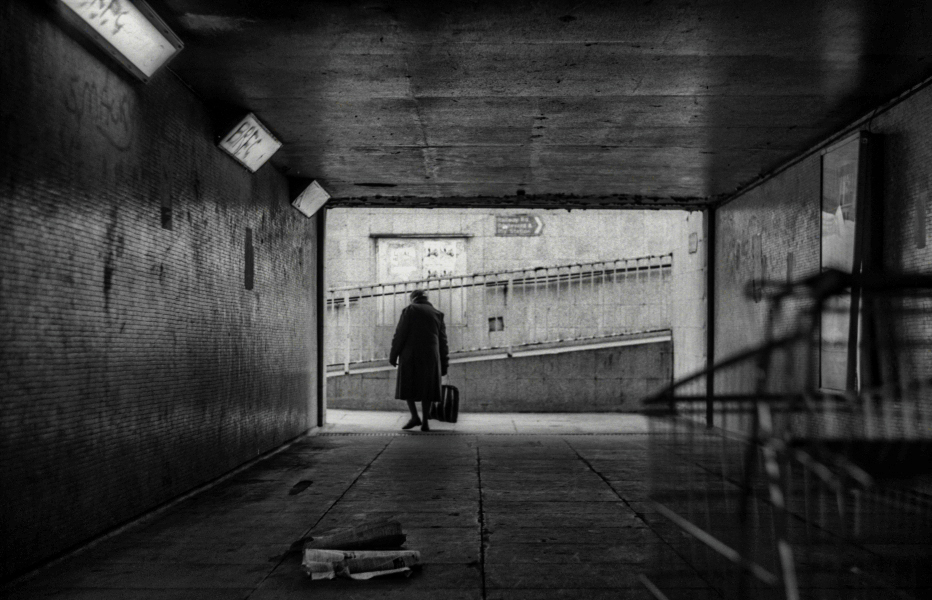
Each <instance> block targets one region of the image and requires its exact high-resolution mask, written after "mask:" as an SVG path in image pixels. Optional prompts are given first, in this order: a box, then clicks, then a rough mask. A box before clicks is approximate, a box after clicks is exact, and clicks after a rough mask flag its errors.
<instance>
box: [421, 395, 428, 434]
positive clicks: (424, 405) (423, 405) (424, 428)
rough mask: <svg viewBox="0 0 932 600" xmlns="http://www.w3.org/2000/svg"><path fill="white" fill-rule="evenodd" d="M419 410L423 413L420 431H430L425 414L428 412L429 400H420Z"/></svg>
mask: <svg viewBox="0 0 932 600" xmlns="http://www.w3.org/2000/svg"><path fill="white" fill-rule="evenodd" d="M421 411H422V412H423V413H424V423H423V424H422V425H421V431H430V425H428V424H427V421H428V419H427V415H429V414H430V402H428V401H426V400H425V401H424V402H421Z"/></svg>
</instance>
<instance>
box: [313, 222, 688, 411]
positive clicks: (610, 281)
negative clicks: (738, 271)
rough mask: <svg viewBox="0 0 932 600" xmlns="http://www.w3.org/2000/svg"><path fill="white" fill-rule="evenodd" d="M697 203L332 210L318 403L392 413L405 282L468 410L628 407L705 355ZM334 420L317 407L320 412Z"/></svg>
mask: <svg viewBox="0 0 932 600" xmlns="http://www.w3.org/2000/svg"><path fill="white" fill-rule="evenodd" d="M703 219H704V217H703V213H701V212H699V211H685V210H633V209H632V210H604V209H603V210H595V209H589V210H572V211H570V210H565V209H550V210H548V209H526V208H524V209H514V208H508V209H477V208H440V209H418V208H366V209H364V208H355V207H337V208H332V209H329V210H328V211H327V218H326V223H327V225H326V228H327V231H326V242H325V245H326V247H325V262H324V269H325V280H326V286H325V291H324V294H323V296H324V298H323V310H324V316H323V321H324V336H323V337H324V345H323V350H322V351H323V354H324V357H323V362H324V364H325V367H324V368H325V370H326V388H327V389H326V398H327V400H326V403H327V406H328V408H329V409H335V410H344V411H345V410H350V411H353V410H357V411H358V410H367V411H396V412H403V411H404V409H405V405H404V403H403V402H399V401H398V400H395V399H394V395H395V369H394V368H393V367H392V366H391V365H390V364H389V362H388V357H389V356H388V355H389V350H390V347H391V341H392V336H393V334H394V332H395V327H396V324H397V322H398V318H399V315H400V312H401V310H402V309H403V308H404V307H405V306H406V305H407V303H408V297H407V294H408V293H409V292H410V291H411V290H413V289H424V290H426V291H427V293H428V296H429V300H430V301H431V303H432V304H433V305H434V306H435V307H436V308H438V309H439V310H440V311H441V312H443V313H444V323H445V327H446V332H447V338H448V342H449V350H450V373H449V377H448V382H449V383H450V384H452V385H456V386H457V387H458V388H459V389H460V392H461V397H462V411H463V412H465V413H520V412H531V413H607V412H612V413H633V412H637V411H639V410H640V409H641V407H642V405H641V402H642V401H643V399H644V398H645V397H647V396H648V395H650V394H651V393H652V392H656V391H658V390H659V389H661V388H663V387H665V386H667V385H669V384H670V383H671V382H672V380H673V379H674V378H675V377H676V376H677V375H678V374H685V373H688V372H692V371H695V370H699V369H701V368H702V367H704V366H705V353H704V350H705V339H704V335H705V330H704V317H705V312H706V308H705V301H706V295H705V289H704V286H705V277H704V275H703V273H704V270H705V248H704V240H705V235H704V232H703ZM329 421H330V419H329V417H328V422H329Z"/></svg>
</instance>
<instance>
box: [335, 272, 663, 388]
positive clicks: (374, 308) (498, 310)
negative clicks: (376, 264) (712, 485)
mask: <svg viewBox="0 0 932 600" xmlns="http://www.w3.org/2000/svg"><path fill="white" fill-rule="evenodd" d="M671 267H672V255H669V254H668V255H661V256H652V257H640V258H637V259H616V260H613V261H602V262H594V263H581V264H569V265H559V266H552V267H537V268H531V269H524V270H514V271H504V272H499V273H478V274H474V275H460V276H448V277H442V278H432V279H427V280H420V281H410V282H391V283H385V284H376V285H367V286H355V287H342V288H334V289H331V290H328V291H327V294H326V303H327V305H326V307H325V315H326V319H327V324H326V326H325V331H326V335H327V338H326V339H327V344H328V348H326V349H325V352H326V353H327V357H328V360H327V362H328V364H329V365H335V364H339V365H340V366H341V367H342V368H343V370H349V368H350V366H351V365H352V364H353V363H356V362H366V361H378V360H384V359H386V358H387V357H388V352H389V350H390V342H391V337H392V334H393V332H394V327H395V325H396V323H397V320H398V316H399V314H400V312H401V309H402V308H403V307H404V306H406V305H407V294H408V292H410V291H411V290H412V289H415V288H422V289H427V290H428V291H429V294H430V297H431V300H432V302H434V304H435V306H437V307H438V309H440V310H441V311H443V312H444V314H445V315H447V318H446V323H447V334H448V342H449V348H450V351H451V352H460V351H464V350H478V349H492V348H512V347H514V346H517V345H520V344H529V343H530V344H533V343H545V342H558V341H561V340H564V341H569V340H573V339H579V338H591V337H596V336H605V335H618V334H623V333H633V332H636V331H647V330H651V329H658V328H663V327H669V318H670V312H671V311H670V310H669V304H670V298H669V294H668V293H667V292H666V291H665V290H666V289H667V286H668V284H669V283H671V281H672V279H671V278H670V277H669V276H668V273H669V271H670V269H671ZM476 295H478V296H479V297H478V298H476V297H475V296H476ZM341 313H345V314H341ZM499 318H501V319H502V320H503V323H502V325H504V328H503V329H502V330H501V331H497V330H498V329H501V326H500V325H499V322H498V319H499Z"/></svg>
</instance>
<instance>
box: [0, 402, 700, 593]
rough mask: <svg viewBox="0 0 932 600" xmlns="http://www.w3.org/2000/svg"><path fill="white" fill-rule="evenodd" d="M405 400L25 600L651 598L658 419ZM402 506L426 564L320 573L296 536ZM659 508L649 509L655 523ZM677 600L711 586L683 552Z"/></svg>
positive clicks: (91, 553) (332, 417) (140, 529)
mask: <svg viewBox="0 0 932 600" xmlns="http://www.w3.org/2000/svg"><path fill="white" fill-rule="evenodd" d="M406 418H407V417H406V415H404V414H402V413H401V412H397V413H389V412H355V411H338V410H331V411H329V413H328V421H329V424H328V425H327V426H326V427H324V428H323V429H322V430H321V431H319V432H317V433H316V434H315V435H312V436H309V437H306V438H302V439H301V440H299V441H297V442H296V443H294V444H293V445H292V446H290V447H289V448H288V449H286V450H284V451H282V452H280V453H278V454H276V455H274V456H272V457H271V458H269V459H267V460H264V461H262V462H260V463H258V464H255V465H253V466H252V467H250V468H248V469H246V470H244V471H242V472H240V473H238V474H236V475H235V476H232V477H230V478H228V479H226V480H225V481H223V482H222V483H220V484H218V485H216V486H215V487H213V488H211V489H209V490H207V491H206V492H203V493H201V494H199V495H197V496H194V497H192V498H189V499H187V500H185V501H183V502H180V503H177V504H176V505H174V506H172V507H171V508H170V509H168V510H165V511H163V512H162V513H160V514H159V515H157V516H156V517H154V518H150V519H147V520H146V521H145V522H142V523H140V524H138V525H136V526H134V527H130V528H128V530H127V531H125V532H123V533H121V534H119V535H115V536H112V537H110V538H109V539H106V540H104V541H102V542H99V543H97V544H95V545H94V546H92V547H91V548H89V549H86V550H84V551H82V552H79V553H78V554H76V555H75V556H72V557H70V558H68V559H65V560H63V561H61V562H59V563H58V564H55V565H53V566H51V567H49V568H47V569H44V570H42V571H40V572H38V573H37V574H35V576H34V577H32V578H31V579H30V580H28V581H26V582H23V583H22V584H20V585H19V586H18V587H16V588H13V589H12V590H6V592H7V594H8V595H9V597H10V598H16V599H19V598H94V599H103V600H106V599H110V598H146V599H148V598H158V599H160V600H171V599H174V598H205V599H227V598H230V599H246V598H248V599H250V600H262V599H268V598H286V599H287V598H302V599H303V598H315V599H329V598H359V599H365V598H373V599H375V598H389V599H391V598H405V599H411V598H445V599H454V600H455V599H467V598H469V599H479V598H483V599H505V598H514V599H524V598H527V599H530V598H535V599H540V598H574V599H576V598H613V599H625V598H635V599H646V598H649V597H651V596H650V594H649V593H648V592H647V591H646V590H645V588H644V587H643V585H642V583H641V582H640V581H639V579H638V576H639V574H640V573H641V572H643V571H644V570H645V569H646V565H647V563H648V561H650V560H651V559H655V558H657V557H658V556H660V555H663V556H664V557H665V559H667V560H668V562H667V564H670V563H669V559H670V557H669V556H668V551H667V550H666V548H667V546H666V545H665V544H663V543H661V542H660V540H659V538H658V537H657V535H656V534H655V533H654V532H653V531H652V529H651V528H650V527H648V525H647V522H648V521H651V519H650V518H649V516H650V515H649V514H648V513H647V512H646V510H647V509H646V504H645V495H646V491H647V484H646V473H645V468H646V459H647V456H646V444H647V439H648V437H649V436H648V435H647V425H646V422H645V420H644V419H643V418H642V417H640V416H636V415H623V414H598V415H586V414H573V415H539V414H462V415H460V422H459V423H457V424H455V425H453V424H448V423H432V424H433V425H434V427H435V432H432V433H429V434H424V433H421V432H420V431H417V432H416V433H408V432H401V431H400V430H399V428H400V426H401V424H403V422H404V421H405V420H406ZM373 517H393V518H396V519H398V520H400V521H401V523H402V524H403V526H404V529H405V532H406V533H407V535H408V541H407V544H406V547H407V548H411V549H415V550H420V551H421V553H422V559H423V562H424V566H423V567H422V568H421V569H419V570H417V571H415V572H414V574H413V575H411V576H410V577H404V576H392V577H385V578H381V579H374V580H370V581H361V582H358V581H349V580H334V581H320V582H312V581H310V580H309V579H308V578H307V577H306V576H305V574H304V573H303V572H302V571H301V569H300V566H299V565H300V555H299V553H297V552H289V547H290V545H291V543H292V542H293V541H294V540H297V539H299V538H301V537H303V536H306V535H308V534H309V533H310V532H313V531H315V530H317V531H320V530H323V529H327V528H331V527H335V526H338V525H343V524H347V523H355V522H359V521H361V520H363V519H369V518H373ZM645 518H647V521H645ZM666 584H667V586H666V588H665V589H666V591H667V592H668V593H669V592H670V591H671V590H672V593H671V594H670V596H671V598H674V599H675V598H699V597H705V596H706V594H705V593H704V591H703V584H702V582H701V580H699V579H698V578H697V577H696V576H695V575H694V574H693V573H692V571H691V570H690V569H689V568H688V567H685V565H684V566H683V568H682V571H681V572H679V573H676V572H674V573H673V574H672V575H671V576H670V578H668V579H667V580H666Z"/></svg>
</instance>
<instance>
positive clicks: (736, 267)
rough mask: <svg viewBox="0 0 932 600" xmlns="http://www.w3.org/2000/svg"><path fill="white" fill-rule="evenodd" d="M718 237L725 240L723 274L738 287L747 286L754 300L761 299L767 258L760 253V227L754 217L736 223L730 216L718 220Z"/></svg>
mask: <svg viewBox="0 0 932 600" xmlns="http://www.w3.org/2000/svg"><path fill="white" fill-rule="evenodd" d="M722 225H723V227H722V231H723V235H722V238H723V239H725V240H728V242H727V243H728V246H727V247H726V250H725V256H724V262H725V265H724V266H725V274H726V276H729V277H731V278H732V281H733V282H734V284H736V285H737V286H738V287H739V288H742V289H747V290H748V291H749V293H750V295H751V298H752V299H753V300H754V302H760V301H761V300H762V299H763V295H764V292H763V285H762V283H763V282H764V281H765V280H766V279H767V277H768V270H769V269H768V261H767V256H766V255H765V253H764V231H763V227H762V226H761V222H760V220H759V219H758V218H757V217H751V218H750V219H749V220H748V222H747V223H743V224H736V223H734V220H733V219H732V218H731V217H727V218H726V219H723V221H722Z"/></svg>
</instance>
